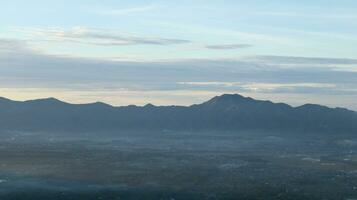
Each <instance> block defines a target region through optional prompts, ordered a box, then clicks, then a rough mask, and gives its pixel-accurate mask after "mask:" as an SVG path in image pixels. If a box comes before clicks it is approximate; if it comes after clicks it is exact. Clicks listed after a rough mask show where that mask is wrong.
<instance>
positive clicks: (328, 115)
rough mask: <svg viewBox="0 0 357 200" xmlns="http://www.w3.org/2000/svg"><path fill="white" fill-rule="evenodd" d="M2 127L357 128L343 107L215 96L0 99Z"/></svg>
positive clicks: (355, 130)
mask: <svg viewBox="0 0 357 200" xmlns="http://www.w3.org/2000/svg"><path fill="white" fill-rule="evenodd" d="M0 130H1V131H119V130H153V131H158V130H160V131H163V130H167V131H170V130H172V131H211V130H212V131H236V130H279V131H304V132H323V133H325V132H326V133H336V134H339V133H356V134H357V113H356V112H354V111H351V110H348V109H344V108H329V107H326V106H321V105H315V104H306V105H303V106H299V107H292V106H290V105H287V104H284V103H273V102H271V101H261V100H255V99H252V98H249V97H244V96H241V95H239V94H224V95H222V96H216V97H214V98H212V99H210V100H209V101H207V102H204V103H202V104H195V105H191V106H154V105H152V104H147V105H145V106H135V105H130V106H122V107H114V106H111V105H108V104H105V103H100V102H97V103H91V104H70V103H66V102H62V101H60V100H57V99H55V98H47V99H38V100H30V101H12V100H9V99H6V98H0Z"/></svg>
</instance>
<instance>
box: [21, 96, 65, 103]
mask: <svg viewBox="0 0 357 200" xmlns="http://www.w3.org/2000/svg"><path fill="white" fill-rule="evenodd" d="M25 103H47V104H67V103H66V102H63V101H60V100H58V99H56V98H54V97H49V98H43V99H36V100H28V101H25Z"/></svg>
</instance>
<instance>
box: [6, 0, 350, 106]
mask: <svg viewBox="0 0 357 200" xmlns="http://www.w3.org/2000/svg"><path fill="white" fill-rule="evenodd" d="M356 34H357V1H355V0H314V1H311V0H300V1H290V0H289V1H287V0H269V1H267V0H264V1H263V0H251V1H242V0H180V1H179V0H172V1H167V0H166V1H164V0H161V1H160V0H152V1H149V0H121V1H117V0H100V1H99V0H76V1H73V0H61V1H55V0H31V1H28V0H2V1H1V2H0V96H3V97H6V98H11V99H14V100H28V99H36V98H46V97H55V98H59V99H61V100H63V101H67V102H72V103H88V102H96V101H102V102H105V103H109V104H112V105H129V104H137V105H145V104H147V103H153V104H155V105H190V104H195V103H200V102H203V101H206V100H208V99H210V98H211V97H213V96H216V95H220V94H223V93H239V94H242V95H246V96H251V97H253V98H257V99H267V100H272V101H275V102H285V103H289V104H291V105H294V106H298V105H302V104H305V103H317V104H324V105H328V106H331V107H346V108H350V109H353V110H357V101H356V100H355V99H357V88H356V85H357V55H356V52H357V37H356V36H355V35H356Z"/></svg>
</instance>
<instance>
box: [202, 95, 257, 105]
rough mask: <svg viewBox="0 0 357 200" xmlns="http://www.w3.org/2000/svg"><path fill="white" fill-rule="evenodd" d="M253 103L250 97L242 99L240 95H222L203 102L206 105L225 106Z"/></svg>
mask: <svg viewBox="0 0 357 200" xmlns="http://www.w3.org/2000/svg"><path fill="white" fill-rule="evenodd" d="M252 101H255V100H254V99H252V98H250V97H244V96H242V95H240V94H223V95H221V96H216V97H213V98H212V99H211V100H209V101H207V102H205V103H204V104H206V105H219V104H223V105H227V104H237V103H247V102H252Z"/></svg>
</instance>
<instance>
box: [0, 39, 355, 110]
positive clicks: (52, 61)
mask: <svg viewBox="0 0 357 200" xmlns="http://www.w3.org/2000/svg"><path fill="white" fill-rule="evenodd" d="M0 47H4V49H7V50H6V51H0V85H1V86H0V96H8V95H7V94H9V95H11V97H16V95H17V97H18V98H25V96H23V95H22V94H21V93H22V92H21V91H25V90H26V91H27V96H26V98H30V97H31V95H32V96H33V97H41V95H42V96H47V95H54V96H55V97H58V98H61V97H62V96H65V99H66V100H68V99H69V98H71V96H72V98H73V99H74V100H75V99H82V100H83V99H85V98H88V99H95V98H99V99H104V100H105V101H106V102H108V103H114V104H116V105H118V104H120V105H125V104H130V103H135V102H139V103H140V102H143V100H141V101H139V100H140V95H143V94H144V95H150V98H149V99H150V100H153V99H155V98H157V99H158V100H157V101H151V102H152V103H165V104H182V102H191V103H195V102H196V101H192V100H190V99H191V98H192V97H194V98H196V99H197V102H200V101H203V100H205V99H208V98H209V97H211V96H213V95H216V94H221V93H243V94H248V95H250V96H253V97H259V98H262V97H263V98H264V97H269V98H270V97H271V96H277V97H279V98H280V99H276V100H279V101H283V102H287V103H289V102H290V101H291V102H294V103H295V104H299V103H305V100H306V98H305V97H306V96H308V95H310V96H311V95H312V96H314V97H318V96H320V97H321V96H325V97H324V99H322V98H315V99H320V100H326V101H328V100H329V99H333V98H335V99H336V102H335V103H334V104H333V105H337V106H342V107H344V106H349V107H350V108H353V109H355V110H357V109H356V108H357V105H356V103H355V101H351V100H350V99H352V97H355V98H357V90H356V89H355V86H356V85H357V79H356V77H357V72H353V71H343V70H341V71H335V70H334V68H331V67H322V66H321V63H329V65H343V66H350V65H351V66H354V63H355V61H354V60H351V59H332V58H318V59H317V58H299V57H275V56H266V57H256V58H254V59H253V58H252V57H250V58H240V59H211V60H208V59H191V60H175V61H151V62H145V61H142V62H124V61H113V60H101V59H90V58H75V57H65V56H55V55H47V54H44V53H42V52H39V51H35V50H32V48H31V47H30V46H28V45H27V43H26V42H24V41H16V40H14V41H11V40H0ZM5 47H6V48H5ZM19 52H21V53H19ZM316 59H317V60H316ZM306 66H309V67H306ZM312 80H313V81H312ZM33 88H35V89H33ZM54 91H62V93H61V92H58V93H56V92H54ZM178 92H180V93H181V94H182V96H181V97H182V99H180V101H178V100H176V101H175V97H176V96H177V93H178ZM116 93H117V94H118V95H119V94H120V95H127V99H130V97H129V96H130V95H132V96H135V98H138V99H137V100H136V101H134V100H133V101H128V102H127V103H125V102H122V101H120V102H119V101H115V98H120V95H119V96H118V95H115V94H116ZM198 93H199V94H202V95H198ZM88 95H90V96H91V97H88ZM101 95H104V96H101ZM105 95H107V96H105ZM155 95H157V96H156V97H155ZM165 95H166V97H165ZM264 95H265V96H264ZM289 95H290V96H295V98H292V99H286V98H287V96H289ZM114 96H115V98H114ZM133 98H134V97H133ZM269 98H267V99H269ZM99 99H98V100H99ZM110 99H112V101H113V102H112V101H110ZM142 99H144V98H142ZM337 100H338V101H337ZM76 102H77V101H76ZM315 102H316V101H315ZM316 103H319V102H316ZM320 103H323V102H320ZM185 104H186V103H185ZM325 104H326V103H325ZM327 104H328V102H327Z"/></svg>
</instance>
